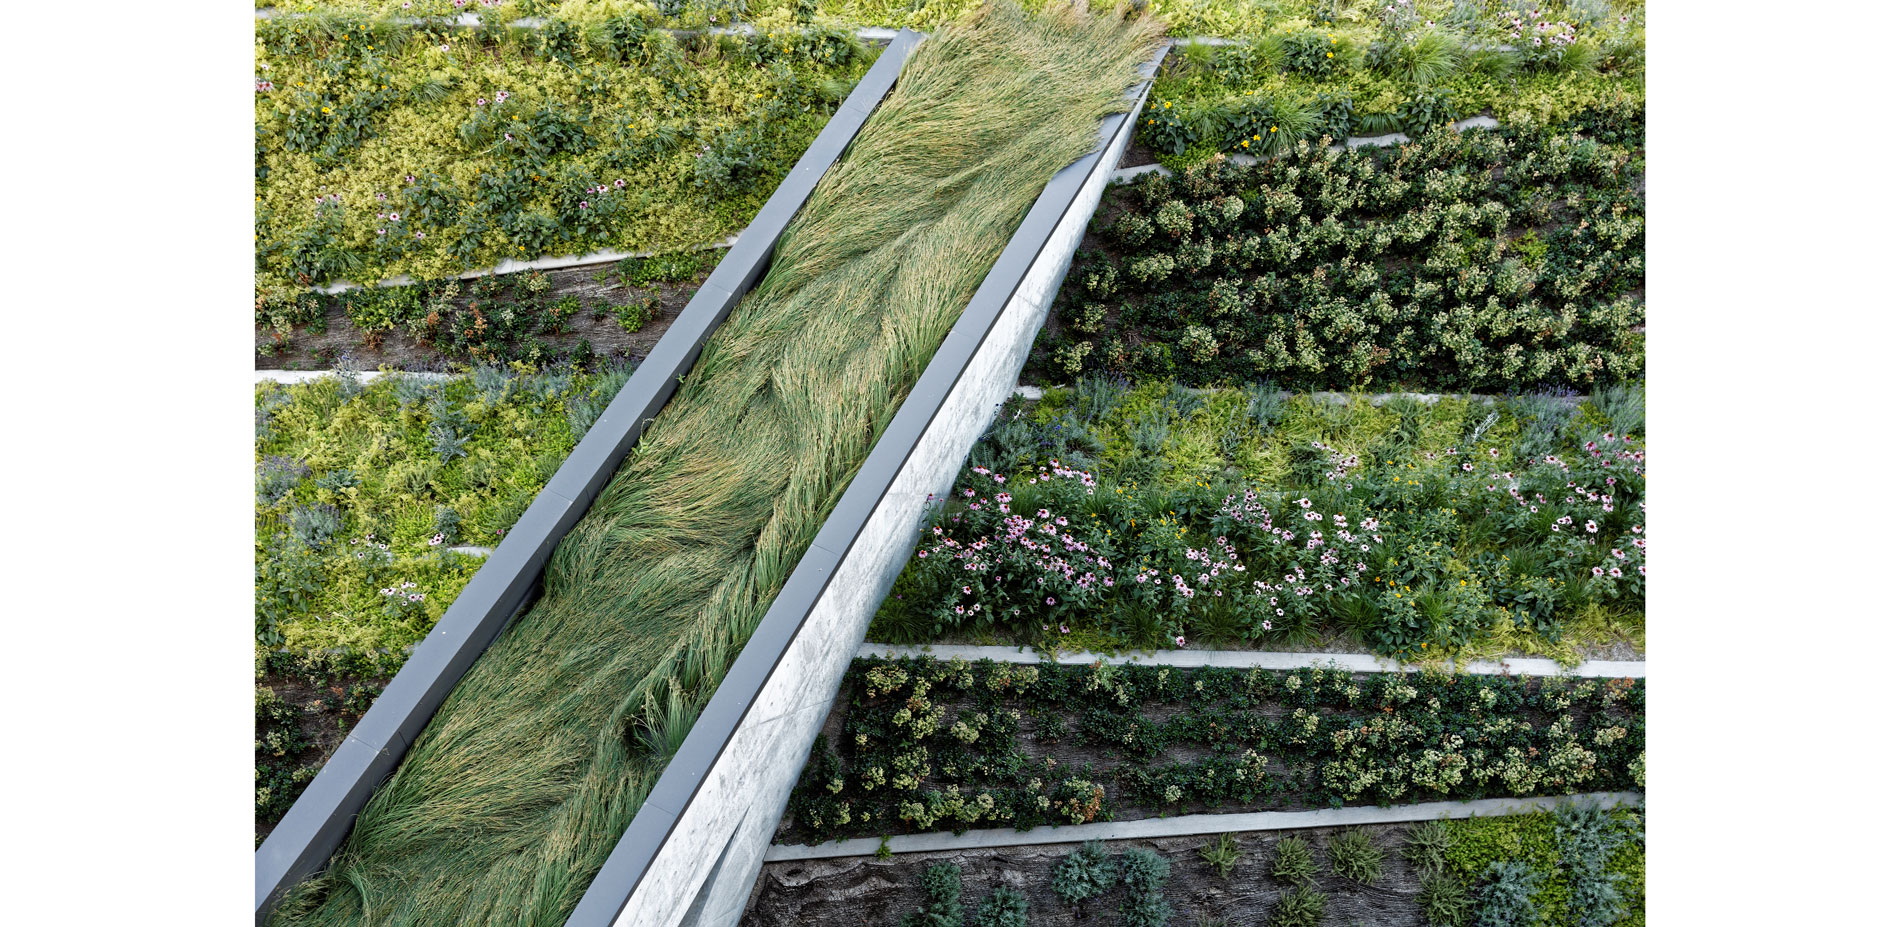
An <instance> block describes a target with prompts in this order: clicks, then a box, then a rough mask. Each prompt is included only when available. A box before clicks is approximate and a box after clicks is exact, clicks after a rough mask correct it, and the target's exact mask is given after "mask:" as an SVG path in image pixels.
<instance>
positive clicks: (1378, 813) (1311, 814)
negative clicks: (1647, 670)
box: [765, 792, 1643, 863]
mask: <svg viewBox="0 0 1900 927" xmlns="http://www.w3.org/2000/svg"><path fill="white" fill-rule="evenodd" d="M1642 800H1643V796H1642V794H1641V793H1638V792H1587V793H1583V794H1580V795H1563V796H1556V797H1543V798H1481V799H1478V800H1476V801H1434V802H1425V803H1422V804H1417V805H1398V806H1395V807H1391V808H1380V807H1378V806H1375V805H1368V806H1365V807H1358V808H1324V809H1321V810H1318V811H1252V812H1244V813H1240V814H1184V815H1179V816H1177V817H1171V818H1143V819H1141V820H1138V821H1102V822H1097V823H1091V824H1067V825H1062V826H1053V825H1044V826H1042V827H1037V828H1032V829H1030V830H1008V829H1000V828H999V829H993V830H971V831H964V832H963V833H962V834H953V833H950V832H947V831H939V832H937V833H930V834H904V835H900V836H896V837H888V838H885V837H860V838H857V839H853V840H840V841H837V842H835V843H826V844H821V845H819V846H801V845H797V844H773V845H772V848H771V849H770V850H767V851H766V854H765V861H766V862H768V863H785V862H796V861H798V860H808V859H835V858H838V857H844V856H876V855H879V854H880V853H938V852H947V851H958V850H980V849H989V848H993V847H1020V846H1031V845H1035V844H1046V843H1082V842H1084V841H1089V840H1142V839H1153V838H1157V837H1193V836H1199V835H1203V834H1225V833H1248V832H1257V831H1279V830H1304V829H1307V828H1314V827H1355V826H1362V825H1367V824H1407V823H1412V822H1415V821H1435V820H1438V819H1440V818H1476V817H1496V816H1501V815H1507V814H1524V813H1526V812H1531V811H1549V810H1552V809H1554V808H1557V807H1558V806H1560V805H1562V804H1564V803H1566V802H1576V801H1595V802H1597V803H1599V804H1603V805H1625V806H1627V805H1634V804H1636V803H1637V802H1640V801H1642Z"/></svg>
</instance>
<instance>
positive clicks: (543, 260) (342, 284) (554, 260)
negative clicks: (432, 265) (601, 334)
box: [311, 235, 739, 294]
mask: <svg viewBox="0 0 1900 927" xmlns="http://www.w3.org/2000/svg"><path fill="white" fill-rule="evenodd" d="M738 242H739V236H738V235H734V236H732V237H731V238H728V239H726V240H725V241H715V242H713V243H711V244H707V245H700V246H699V247H697V248H693V249H690V250H693V251H713V250H717V249H720V248H730V247H732V246H733V245H736V244H738ZM659 253H660V252H658V251H590V252H588V253H587V254H567V255H561V256H558V257H538V258H534V259H531V260H526V261H517V260H515V259H514V258H509V259H507V260H505V261H502V262H501V263H499V264H496V265H495V266H493V267H481V268H477V269H475V270H465V271H463V272H461V273H459V274H457V275H456V279H457V280H473V279H475V278H476V277H492V276H496V275H498V274H513V273H520V272H521V271H524V270H561V269H563V268H567V267H586V266H588V265H590V264H613V263H616V262H618V261H624V260H626V259H627V258H644V257H653V256H655V255H657V254H659ZM416 282H417V281H416V279H415V278H414V277H411V276H409V275H408V274H397V275H396V276H394V277H389V278H387V279H383V280H378V281H376V285H377V286H379V287H381V286H413V285H414V284H415V283H416ZM363 287H364V285H363V284H361V283H351V282H349V281H347V280H340V281H338V282H336V283H331V284H327V285H325V286H320V287H311V290H312V291H313V292H317V293H325V294H336V293H342V292H345V291H348V290H360V289H363Z"/></svg>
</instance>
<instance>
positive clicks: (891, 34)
mask: <svg viewBox="0 0 1900 927" xmlns="http://www.w3.org/2000/svg"><path fill="white" fill-rule="evenodd" d="M252 12H253V13H254V14H255V17H256V18H257V19H299V18H303V17H307V16H310V15H312V14H310V13H303V12H284V11H281V10H278V9H276V8H275V7H270V8H265V9H255V8H253V10H252ZM368 18H369V19H373V20H375V21H376V22H382V23H392V24H395V25H398V26H420V25H422V24H423V23H424V22H426V20H424V19H423V18H422V17H420V16H385V17H374V16H372V17H368ZM547 23H548V20H547V17H545V16H524V17H522V18H520V19H511V20H509V21H508V22H506V23H503V25H504V26H506V27H508V28H510V29H539V28H541V27H542V26H545V25H547ZM449 25H450V26H453V27H455V28H457V29H477V28H480V27H481V25H482V17H481V14H480V13H479V12H476V13H457V14H455V18H454V19H451V20H449ZM662 31H665V32H671V33H673V34H674V35H696V34H698V33H701V32H709V33H712V34H713V35H756V34H758V29H756V28H754V27H753V25H752V24H751V23H740V24H739V25H737V26H714V27H712V28H709V29H666V30H662ZM855 31H856V33H857V37H858V38H860V39H863V40H864V41H866V42H889V41H891V40H892V39H895V38H897V30H896V29H886V28H883V27H881V26H865V27H863V28H860V29H857V30H855ZM926 34H927V33H926ZM1177 41H1178V40H1177ZM1208 41H1210V42H1211V43H1215V44H1228V43H1227V40H1225V39H1211V40H1208Z"/></svg>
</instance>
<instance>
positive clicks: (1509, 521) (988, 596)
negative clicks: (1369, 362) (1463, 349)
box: [870, 379, 1649, 657]
mask: <svg viewBox="0 0 1900 927" xmlns="http://www.w3.org/2000/svg"><path fill="white" fill-rule="evenodd" d="M1642 432H1643V412H1642V399H1641V395H1640V393H1636V392H1634V391H1630V390H1626V389H1620V388H1619V389H1613V390H1607V391H1603V392H1601V393H1599V394H1596V395H1594V396H1593V397H1592V398H1591V399H1590V400H1589V401H1587V402H1583V403H1580V404H1575V405H1573V404H1571V403H1569V402H1566V401H1565V400H1563V399H1562V398H1560V397H1556V396H1550V395H1536V396H1527V397H1521V398H1518V399H1514V400H1510V401H1506V402H1502V403H1499V404H1496V405H1485V404H1482V403H1478V402H1472V401H1467V400H1462V399H1455V398H1452V399H1444V400H1441V401H1439V402H1438V403H1436V404H1434V405H1429V406H1428V405H1426V404H1424V403H1423V402H1420V401H1417V400H1409V399H1399V400H1394V401H1391V402H1388V403H1387V404H1385V405H1384V406H1383V407H1375V406H1373V405H1372V404H1371V403H1370V402H1369V401H1367V400H1364V399H1358V400H1355V401H1354V402H1352V403H1351V404H1349V405H1339V404H1335V403H1332V402H1329V401H1327V400H1325V399H1316V398H1311V397H1299V396H1295V397H1291V398H1287V399H1283V398H1282V397H1281V396H1280V394H1278V393H1276V392H1274V391H1273V390H1271V389H1270V388H1264V387H1256V388H1252V389H1249V390H1246V391H1241V390H1225V391H1220V392H1216V393H1212V394H1197V393H1194V392H1191V391H1188V390H1185V389H1182V388H1180V387H1178V386H1170V385H1168V384H1165V383H1151V384H1148V385H1146V386H1143V387H1140V388H1137V389H1133V390H1128V389H1126V388H1124V387H1120V386H1117V385H1116V384H1114V383H1110V382H1107V381H1102V380H1094V379H1090V380H1085V381H1084V382H1083V384H1082V385H1081V386H1080V387H1078V388H1077V389H1076V390H1074V391H1069V390H1054V391H1051V392H1050V393H1049V394H1047V395H1046V396H1045V398H1044V399H1043V401H1042V402H1040V403H1038V404H1035V405H1034V406H1029V405H1027V404H1025V403H1023V402H1022V401H1021V400H1013V401H1012V403H1011V404H1010V405H1007V406H1006V407H1005V408H1004V410H1003V412H1002V414H1001V416H1000V417H999V419H998V422H997V424H996V425H995V426H993V427H992V429H991V430H990V432H989V433H988V434H987V435H986V436H985V437H984V439H983V440H982V441H981V442H979V443H978V445H977V447H976V448H975V449H974V450H973V451H972V453H971V456H970V462H969V463H970V469H969V471H968V474H967V476H966V477H965V478H964V479H963V480H962V481H960V482H959V483H958V485H957V487H956V489H955V491H954V493H953V495H952V498H951V499H949V500H947V501H946V502H945V504H944V506H943V507H942V508H941V509H940V510H939V511H938V512H937V513H936V515H935V516H934V517H933V518H932V520H931V522H930V524H929V525H928V526H927V527H926V528H925V529H924V536H923V540H922V543H921V545H920V547H919V549H918V551H917V556H916V558H915V559H914V560H913V561H912V562H911V563H910V565H909V566H908V567H907V568H906V569H905V571H904V573H903V574H902V575H901V576H900V577H899V578H898V581H897V584H896V586H895V588H894V590H893V593H892V595H891V596H890V597H889V598H887V599H886V600H885V602H884V604H883V606H882V607H881V608H880V610H879V613H878V617H877V620H876V621H875V622H874V623H873V625H872V628H871V633H870V639H871V640H874V641H880V642H888V643H903V644H908V643H924V642H928V641H932V640H946V639H951V638H955V639H964V638H967V637H971V636H975V637H978V638H995V637H1002V638H1004V639H1007V640H1011V641H1014V642H1017V643H1025V644H1033V645H1036V646H1059V647H1064V648H1067V649H1096V650H1115V649H1120V648H1126V647H1138V648H1153V647H1156V646H1170V645H1172V646H1188V645H1189V644H1190V642H1191V643H1192V645H1193V646H1199V647H1205V646H1210V645H1214V646H1220V645H1229V646H1231V645H1235V644H1241V645H1251V644H1253V643H1255V642H1257V643H1259V644H1260V645H1264V646H1269V647H1271V646H1274V645H1278V644H1284V643H1288V642H1292V643H1303V642H1306V641H1309V640H1312V639H1313V638H1314V636H1315V635H1316V634H1317V633H1318V632H1321V631H1323V630H1324V631H1333V632H1347V633H1350V634H1354V635H1356V636H1357V637H1358V638H1359V640H1360V641H1361V642H1362V643H1363V644H1364V645H1366V646H1369V647H1370V648H1371V649H1372V650H1373V651H1374V652H1377V653H1381V654H1386V655H1391V656H1401V657H1404V656H1421V655H1424V654H1427V653H1429V654H1432V655H1436V656H1457V655H1460V654H1463V655H1472V654H1475V653H1494V652H1497V651H1500V650H1503V649H1505V648H1520V649H1528V650H1545V651H1548V652H1551V653H1553V654H1554V655H1557V656H1560V657H1563V656H1570V655H1574V647H1575V645H1576V644H1577V643H1579V642H1580V641H1579V640H1566V637H1578V638H1583V637H1584V636H1585V635H1584V634H1583V633H1582V632H1584V631H1588V632H1589V634H1588V637H1589V639H1592V640H1596V639H1600V638H1604V637H1609V638H1627V637H1631V636H1634V637H1636V638H1639V639H1640V635H1641V629H1642V624H1643V601H1644V587H1645V584H1646V581H1647V577H1648V566H1647V564H1646V560H1647V549H1648V545H1649V540H1648V536H1647V535H1646V534H1645V533H1644V526H1643V523H1644V521H1645V515H1646V512H1647V507H1648V506H1647V503H1646V502H1645V501H1644V489H1643V476H1644V471H1645V470H1646V467H1647V464H1646V460H1645V451H1644V449H1643V443H1642V438H1641V435H1642ZM1572 631H1576V632H1578V633H1576V634H1572V633H1571V632H1572Z"/></svg>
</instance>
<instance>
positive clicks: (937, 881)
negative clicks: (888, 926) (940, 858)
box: [898, 863, 963, 927]
mask: <svg viewBox="0 0 1900 927" xmlns="http://www.w3.org/2000/svg"><path fill="white" fill-rule="evenodd" d="M922 884H923V892H924V903H923V905H922V906H921V907H919V908H918V909H917V910H915V911H912V912H911V913H909V914H906V915H904V917H903V919H902V920H900V921H899V922H898V923H899V924H900V925H901V927H963V867H961V866H958V865H957V864H956V863H936V864H933V865H931V866H929V867H927V868H926V869H924V875H923V880H922Z"/></svg>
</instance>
